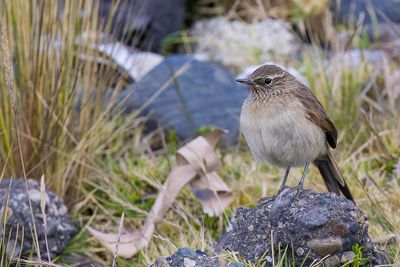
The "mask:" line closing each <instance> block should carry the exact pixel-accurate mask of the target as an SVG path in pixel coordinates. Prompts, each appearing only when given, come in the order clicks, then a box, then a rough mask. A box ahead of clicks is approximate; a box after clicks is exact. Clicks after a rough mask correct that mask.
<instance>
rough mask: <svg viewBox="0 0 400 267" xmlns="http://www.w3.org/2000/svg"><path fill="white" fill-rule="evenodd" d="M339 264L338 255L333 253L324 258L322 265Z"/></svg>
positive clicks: (325, 266) (331, 266)
mask: <svg viewBox="0 0 400 267" xmlns="http://www.w3.org/2000/svg"><path fill="white" fill-rule="evenodd" d="M338 266H340V260H339V257H338V256H336V255H334V256H331V257H329V258H326V259H325V260H324V267H338Z"/></svg>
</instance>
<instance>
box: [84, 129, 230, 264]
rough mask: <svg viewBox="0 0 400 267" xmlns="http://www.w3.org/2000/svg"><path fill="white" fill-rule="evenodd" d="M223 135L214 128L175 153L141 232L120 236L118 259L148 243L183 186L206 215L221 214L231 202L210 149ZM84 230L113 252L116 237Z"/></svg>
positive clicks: (93, 230) (127, 256) (215, 154)
mask: <svg viewBox="0 0 400 267" xmlns="http://www.w3.org/2000/svg"><path fill="white" fill-rule="evenodd" d="M224 132H225V131H224V130H221V129H214V130H212V131H210V132H209V133H207V134H206V135H205V136H199V137H197V138H195V139H194V140H192V141H191V142H189V143H188V144H186V145H185V146H183V147H181V148H180V149H179V150H178V152H177V162H178V166H177V167H176V168H174V169H173V170H172V171H171V172H170V174H169V175H168V177H167V179H166V181H165V183H164V185H163V186H162V188H161V190H160V193H159V195H158V197H157V199H156V201H155V203H154V205H153V207H152V208H151V211H150V213H149V215H148V216H147V219H146V222H145V224H144V226H143V228H142V230H141V231H137V232H134V233H127V234H122V235H121V236H120V240H119V243H118V247H119V248H118V251H119V253H118V255H119V256H121V257H124V258H131V257H133V256H134V255H135V254H136V253H137V252H138V251H139V250H141V249H143V248H144V247H146V246H147V245H148V244H149V242H150V240H151V237H152V236H153V232H154V229H155V225H156V223H158V222H159V221H161V220H162V218H163V217H164V216H165V214H166V213H167V211H168V209H169V208H170V206H171V204H172V202H174V200H175V198H176V197H177V195H178V193H179V192H180V191H181V190H182V189H183V187H185V186H186V185H187V184H190V187H191V191H192V192H193V194H194V195H195V196H196V198H197V199H198V200H199V201H200V203H201V205H202V207H203V211H204V213H206V214H208V215H210V216H219V215H221V214H222V213H223V211H224V209H225V208H226V207H227V206H228V205H229V203H230V201H231V197H232V193H231V191H230V189H229V187H228V186H227V185H226V184H225V183H224V181H223V180H222V179H221V178H220V177H219V176H218V174H217V173H216V169H217V167H218V164H219V160H218V155H217V153H216V152H215V150H214V149H215V146H216V145H217V143H218V141H219V139H220V137H221V135H222V134H223V133H224ZM87 228H88V230H89V232H90V233H91V234H92V235H93V236H94V237H95V238H96V239H98V240H99V242H100V243H101V244H102V245H103V246H104V247H105V248H107V249H108V250H109V251H111V252H113V251H115V247H116V244H117V242H118V235H116V234H107V233H102V232H99V231H97V230H95V229H93V228H91V227H87Z"/></svg>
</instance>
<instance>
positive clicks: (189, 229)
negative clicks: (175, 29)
mask: <svg viewBox="0 0 400 267" xmlns="http://www.w3.org/2000/svg"><path fill="white" fill-rule="evenodd" d="M1 5H2V7H5V8H3V9H2V13H1V14H0V16H1V18H2V19H3V20H2V21H6V22H7V24H6V29H5V32H3V31H2V36H3V38H4V36H6V37H7V40H8V42H9V44H10V46H9V47H10V48H9V49H10V50H9V51H7V50H4V39H2V41H1V42H2V43H1V44H2V45H1V48H2V49H1V50H0V62H1V66H2V68H1V69H2V71H1V72H0V78H1V79H0V167H2V168H4V171H2V173H1V176H0V177H1V178H2V177H10V176H12V177H24V176H27V177H34V178H38V179H39V177H40V176H41V175H42V174H44V175H45V177H46V181H47V182H48V185H49V188H51V189H52V190H54V191H55V192H56V193H57V194H58V195H59V196H60V197H61V198H63V200H64V201H65V202H66V203H67V205H68V207H69V211H70V214H71V216H72V217H73V218H74V220H76V221H78V222H79V225H80V229H81V230H80V232H79V234H78V235H77V236H76V237H75V238H74V239H73V240H72V241H71V242H70V244H69V245H68V246H67V248H66V249H65V250H64V252H63V254H62V255H61V256H60V257H59V258H58V259H57V260H58V262H59V263H66V261H65V260H64V259H63V258H64V257H65V255H69V254H74V253H78V254H84V255H85V256H87V257H90V258H93V259H96V260H97V261H99V262H101V263H103V264H105V265H107V266H110V265H111V262H112V259H113V255H112V253H110V252H108V251H106V250H105V249H104V248H102V247H101V246H100V245H99V243H98V242H97V241H96V240H95V239H94V238H93V237H91V236H90V235H89V233H88V232H86V230H85V229H84V227H85V225H91V226H93V227H95V228H97V229H100V230H105V231H107V232H110V231H111V232H112V231H113V232H114V233H116V232H117V231H118V230H117V229H118V224H119V219H120V216H121V214H122V213H123V212H124V213H125V222H124V225H126V226H129V228H131V229H139V228H140V227H141V226H142V225H143V223H144V220H145V216H146V214H147V212H148V211H149V210H150V209H151V206H152V204H153V202H154V200H155V198H156V196H157V192H158V191H159V189H160V186H161V185H162V183H163V182H164V181H165V178H166V177H167V175H168V173H169V172H170V171H171V169H172V168H173V166H175V164H176V162H175V155H174V153H175V152H176V150H177V148H178V147H179V146H180V145H181V143H179V141H178V140H177V138H176V134H175V133H174V132H170V133H167V134H160V133H158V132H155V133H150V134H147V135H145V134H144V133H143V131H142V129H143V122H144V121H143V119H141V118H137V117H135V116H134V115H132V116H129V117H120V116H114V117H112V118H110V116H109V113H110V111H111V105H109V106H105V105H103V103H104V100H105V99H106V98H105V92H106V91H107V90H109V88H111V87H112V88H116V91H115V92H116V93H118V91H119V90H122V89H123V88H124V86H125V84H124V79H122V78H121V77H120V76H116V72H115V66H113V65H110V66H109V65H101V64H97V63H96V62H93V61H85V60H82V59H81V57H80V55H88V56H91V57H94V58H96V57H100V58H103V57H104V55H101V54H99V53H97V52H95V51H93V50H92V49H90V48H89V47H87V46H79V45H77V44H76V43H75V42H74V40H75V39H76V37H78V36H80V35H81V34H82V33H83V32H91V33H93V36H98V32H97V29H98V26H97V25H98V21H99V18H98V17H97V15H95V14H97V13H96V12H95V11H96V9H97V8H98V7H97V5H96V2H91V1H70V2H68V1H67V2H66V4H65V7H64V8H65V9H66V10H68V11H69V12H68V14H69V15H68V16H66V17H64V18H63V20H62V21H60V20H58V19H57V16H56V10H57V6H56V5H57V1H43V2H38V4H35V3H34V2H28V3H27V2H26V1H24V0H13V1H4V0H3V1H2V2H1ZM82 8H83V10H84V12H83V16H78V14H79V12H78V11H79V10H81V9H82ZM42 10H44V11H46V14H48V15H46V16H40V13H41V11H42ZM27 18H29V19H27ZM109 23H110V22H109V21H105V22H102V24H104V25H109ZM106 29H109V26H106ZM38 32H41V33H42V35H41V36H40V35H38V34H37V33H38ZM60 32H62V33H60ZM59 39H60V40H63V42H62V45H61V46H60V47H58V48H55V47H54V46H53V45H52V44H53V43H54V42H56V41H57V40H59ZM190 40H191V39H190ZM360 40H362V45H361V46H362V47H365V46H368V45H369V42H367V41H365V36H361V35H360V36H356V38H354V42H355V43H354V46H360V44H359V43H360ZM167 41H168V40H167ZM169 44H175V43H174V42H172V43H169V42H166V43H165V45H169ZM42 45H44V46H45V47H47V49H42ZM256 52H257V51H255V53H256ZM343 52H344V51H343V50H341V49H339V48H335V47H333V50H332V53H331V56H330V57H329V58H328V59H323V55H324V53H325V51H322V49H320V48H319V46H317V45H311V46H310V47H308V48H307V47H305V48H303V50H302V54H303V59H302V60H296V59H283V61H284V60H287V62H288V63H289V65H291V66H293V67H295V68H297V69H298V70H300V71H301V73H302V74H303V75H304V77H306V79H307V80H308V82H309V85H310V89H311V90H312V91H313V92H314V93H315V95H316V96H317V97H318V99H320V101H321V103H322V104H323V105H324V106H325V107H326V109H327V112H328V114H329V115H330V116H331V117H332V119H333V121H334V122H335V125H336V126H337V128H338V131H339V144H338V149H336V150H335V153H334V156H335V158H336V159H337V161H338V163H339V166H340V167H341V168H342V171H343V174H344V176H345V177H346V179H347V181H348V183H349V186H350V188H351V190H352V192H353V194H354V196H355V197H356V199H357V203H358V204H359V206H360V207H361V208H362V209H363V210H364V211H365V212H366V213H367V215H368V216H369V219H370V234H371V236H372V237H382V236H385V235H386V234H389V233H393V234H395V235H396V236H397V238H399V237H400V235H399V228H400V217H399V216H397V214H399V213H400V210H399V209H400V208H399V207H400V186H399V177H396V176H395V173H394V168H393V166H394V165H395V164H396V163H397V162H398V160H399V156H400V115H399V113H400V108H399V106H400V105H399V100H397V105H394V106H393V105H390V103H389V102H390V101H392V99H388V95H392V92H391V91H390V90H393V88H388V87H387V86H385V81H387V80H388V78H389V75H390V73H392V72H393V71H394V70H395V69H397V68H399V65H398V62H396V61H390V60H388V61H386V63H385V65H384V66H373V65H368V64H366V62H362V63H361V64H358V65H357V66H356V67H355V68H354V69H351V68H349V67H348V66H346V65H344V64H343V63H342V62H341V61H335V60H334V58H335V57H337V56H340V54H342V53H343ZM7 53H8V54H7ZM7 60H8V61H7ZM380 67H382V68H384V69H385V71H382V70H381V69H380ZM7 68H8V70H10V69H12V70H13V71H14V73H13V75H10V72H9V71H8V72H7V71H5V70H7ZM6 81H11V82H12V86H13V90H12V91H11V89H10V85H9V84H7V82H6ZM115 81H117V82H115ZM94 88H95V89H96V93H93V89H94ZM10 93H11V95H13V94H14V95H15V98H16V104H15V107H16V116H15V115H14V113H13V110H12V107H13V105H12V101H11V100H10ZM78 97H81V99H82V101H81V102H79V101H77V99H78ZM79 103H81V104H79ZM17 126H18V127H19V128H17ZM207 130H208V127H204V128H203V129H202V130H201V132H204V131H207ZM18 136H19V137H20V138H19V139H18V138H17V137H18ZM144 140H145V142H144ZM153 141H154V142H155V141H157V143H158V144H161V148H158V149H156V150H155V149H152V148H151V146H149V145H148V144H151V143H152V142H153ZM20 153H21V154H20ZM220 154H221V161H222V164H221V168H220V169H219V171H218V172H219V174H220V176H221V177H223V179H224V180H225V181H226V182H227V184H229V186H230V187H231V188H232V190H233V195H234V198H233V202H232V204H231V206H230V207H229V208H228V209H227V210H226V211H225V214H224V215H223V216H221V217H220V218H211V217H208V216H206V215H204V214H203V213H202V210H201V206H200V204H199V203H198V202H197V201H196V199H195V198H194V196H193V195H192V193H191V192H190V191H189V190H188V189H184V190H183V191H182V192H181V193H180V194H179V196H178V198H177V200H176V202H175V203H174V205H173V206H172V208H171V209H170V210H169V211H168V213H167V215H166V217H165V218H164V220H163V221H162V222H161V223H160V224H158V225H157V227H156V232H155V235H154V236H153V239H152V241H151V242H150V244H149V246H148V247H147V248H146V249H144V250H143V251H141V252H140V253H138V255H136V256H135V257H134V258H133V259H131V260H124V259H118V264H119V266H146V264H147V263H150V262H153V261H154V260H155V258H156V257H158V256H160V255H169V254H172V253H174V252H175V250H176V249H177V248H179V247H191V248H194V249H202V250H208V251H211V250H212V245H213V243H215V241H216V240H218V238H219V237H220V236H221V235H222V234H223V233H224V231H225V229H226V226H227V225H228V218H229V216H230V215H231V213H232V211H233V210H235V209H236V208H238V207H240V206H243V205H247V206H254V205H255V204H256V203H257V201H258V200H259V199H260V198H261V197H263V196H266V195H273V194H275V193H276V192H277V190H278V186H279V179H280V176H281V175H282V170H279V169H277V168H272V167H270V166H266V165H260V164H256V163H255V161H254V159H253V158H252V156H251V154H250V152H249V151H248V149H247V146H246V145H245V144H244V142H243V143H242V144H240V145H238V146H236V147H232V148H230V149H228V150H225V151H222V152H221V153H220ZM21 155H22V156H21ZM22 163H23V164H24V167H25V172H24V171H23V168H21V166H22ZM300 176H301V170H300V169H296V170H293V172H292V173H291V175H290V178H289V184H290V185H295V184H296V183H297V182H298V179H297V178H299V177H300ZM309 178H310V179H308V180H307V181H306V187H311V188H314V189H316V190H319V191H323V190H325V189H324V186H323V183H322V181H321V179H320V177H319V174H318V172H317V170H316V169H314V168H311V170H310V173H309ZM2 213H3V215H4V209H3V210H2ZM1 215H2V214H0V218H3V220H2V223H3V224H4V218H5V216H3V217H1ZM3 233H4V232H3ZM2 240H3V244H2V246H1V250H0V252H1V257H2V259H5V252H4V242H5V241H4V240H6V239H5V238H3V239H2ZM382 247H383V248H386V249H387V250H388V251H389V254H390V257H391V260H392V261H393V262H394V263H396V264H400V250H399V248H398V244H387V245H382ZM288 253H291V251H290V249H286V250H282V252H281V255H282V257H280V258H279V259H275V260H276V266H287V267H288V266H292V265H290V264H291V263H290V262H288V261H287V257H286V256H287V254H288ZM227 257H228V258H230V259H232V260H233V259H235V260H237V261H242V262H243V259H239V258H237V257H236V256H235V255H227ZM235 257H236V258H235ZM246 264H247V265H248V266H252V267H254V266H258V267H260V266H262V262H260V263H257V264H252V263H248V262H247V263H246ZM350 266H352V265H350ZM353 266H356V265H354V264H353Z"/></svg>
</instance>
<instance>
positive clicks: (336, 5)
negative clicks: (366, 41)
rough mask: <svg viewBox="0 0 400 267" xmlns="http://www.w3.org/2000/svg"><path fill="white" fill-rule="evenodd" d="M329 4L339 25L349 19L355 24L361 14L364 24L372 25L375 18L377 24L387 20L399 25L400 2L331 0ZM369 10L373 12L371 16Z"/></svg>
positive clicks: (393, 0)
mask: <svg viewBox="0 0 400 267" xmlns="http://www.w3.org/2000/svg"><path fill="white" fill-rule="evenodd" d="M331 4H332V9H333V10H334V13H335V17H336V21H338V22H339V23H344V24H345V23H348V22H349V20H351V19H352V20H353V22H354V23H357V21H358V18H359V17H360V15H361V14H364V15H365V20H364V22H365V23H366V24H371V23H372V21H373V20H374V18H373V17H372V16H376V18H377V20H378V22H386V20H389V21H392V22H396V23H400V0H384V1H382V0H370V1H365V0H352V1H349V0H341V1H337V0H332V1H331ZM371 10H373V11H374V12H373V13H372V15H371V12H370V11H371Z"/></svg>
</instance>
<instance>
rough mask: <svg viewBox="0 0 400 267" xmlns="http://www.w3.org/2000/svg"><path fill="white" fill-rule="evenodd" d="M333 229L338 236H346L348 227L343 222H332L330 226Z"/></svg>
mask: <svg viewBox="0 0 400 267" xmlns="http://www.w3.org/2000/svg"><path fill="white" fill-rule="evenodd" d="M332 229H333V231H334V232H335V234H337V235H338V236H346V235H347V234H348V233H349V232H350V231H349V227H348V226H347V225H345V224H341V223H339V224H334V225H333V226H332Z"/></svg>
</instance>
